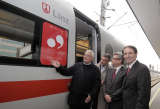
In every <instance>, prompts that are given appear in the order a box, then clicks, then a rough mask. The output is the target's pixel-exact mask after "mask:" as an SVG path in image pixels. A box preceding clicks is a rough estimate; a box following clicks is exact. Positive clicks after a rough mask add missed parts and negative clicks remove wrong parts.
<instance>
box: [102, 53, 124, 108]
mask: <svg viewBox="0 0 160 109" xmlns="http://www.w3.org/2000/svg"><path fill="white" fill-rule="evenodd" d="M122 62H123V56H122V54H121V53H118V52H117V53H114V54H113V58H112V65H113V68H110V69H108V70H107V74H106V77H105V80H104V98H105V100H106V103H107V105H106V106H107V107H106V109H123V107H122V106H123V105H122V84H123V80H124V77H125V76H126V73H125V72H126V69H125V68H124V66H123V65H122Z"/></svg>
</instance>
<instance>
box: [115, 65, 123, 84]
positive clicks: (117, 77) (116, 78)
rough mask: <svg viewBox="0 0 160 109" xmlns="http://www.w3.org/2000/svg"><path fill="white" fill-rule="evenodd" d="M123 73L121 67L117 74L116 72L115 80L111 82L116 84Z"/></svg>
mask: <svg viewBox="0 0 160 109" xmlns="http://www.w3.org/2000/svg"><path fill="white" fill-rule="evenodd" d="M122 71H123V66H122V67H121V68H120V69H119V70H118V72H117V74H116V77H115V79H114V80H113V83H114V82H116V81H117V80H118V79H119V77H121V75H122V73H123V72H122ZM113 73H114V72H113Z"/></svg>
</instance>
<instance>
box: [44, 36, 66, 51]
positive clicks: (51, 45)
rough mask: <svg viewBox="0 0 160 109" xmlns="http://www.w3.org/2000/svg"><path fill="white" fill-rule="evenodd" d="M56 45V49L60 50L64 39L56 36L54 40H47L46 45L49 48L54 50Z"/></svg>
mask: <svg viewBox="0 0 160 109" xmlns="http://www.w3.org/2000/svg"><path fill="white" fill-rule="evenodd" d="M57 43H58V44H59V45H58V47H57V49H60V48H61V47H62V46H63V44H64V39H63V37H62V36H61V35H57V36H56V39H53V38H49V39H48V40H47V44H48V46H49V47H51V48H54V47H55V46H56V44H57Z"/></svg>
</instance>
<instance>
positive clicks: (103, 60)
mask: <svg viewBox="0 0 160 109" xmlns="http://www.w3.org/2000/svg"><path fill="white" fill-rule="evenodd" d="M110 59H111V56H110V55H109V54H104V55H103V56H102V57H101V61H100V63H101V65H107V64H108V63H109V61H110Z"/></svg>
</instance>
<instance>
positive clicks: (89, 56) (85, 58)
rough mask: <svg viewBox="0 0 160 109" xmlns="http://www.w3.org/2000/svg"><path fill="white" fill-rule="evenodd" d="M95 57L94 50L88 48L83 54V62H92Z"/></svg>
mask: <svg viewBox="0 0 160 109" xmlns="http://www.w3.org/2000/svg"><path fill="white" fill-rule="evenodd" d="M93 58H94V53H93V51H92V50H86V52H85V53H84V55H83V62H84V63H86V64H89V63H91V62H92V60H93Z"/></svg>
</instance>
